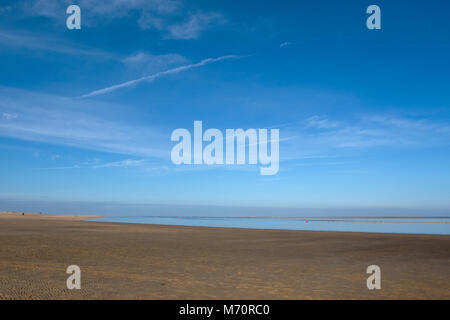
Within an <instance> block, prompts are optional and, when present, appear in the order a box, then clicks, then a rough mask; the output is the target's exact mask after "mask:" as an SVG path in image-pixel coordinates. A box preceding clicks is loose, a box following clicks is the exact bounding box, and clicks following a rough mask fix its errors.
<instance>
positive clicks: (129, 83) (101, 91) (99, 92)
mask: <svg viewBox="0 0 450 320" xmlns="http://www.w3.org/2000/svg"><path fill="white" fill-rule="evenodd" d="M243 57H244V56H237V55H227V56H222V57H218V58H208V59H204V60H202V61H200V62H198V63H193V64H188V65H185V66H180V67H177V68H173V69H169V70H166V71H161V72H157V73H155V74H152V75H149V76H145V77H142V78H139V79H135V80H130V81H127V82H123V83H120V84H116V85H114V86H110V87H107V88H103V89H99V90H95V91H92V92H90V93H87V94H84V95H82V96H79V98H88V97H93V96H98V95H102V94H105V93H108V92H111V91H114V90H117V89H120V88H125V87H129V86H132V85H135V84H137V83H140V82H143V81H153V80H155V79H156V78H159V77H161V76H165V75H168V74H175V73H179V72H182V71H185V70H189V69H192V68H198V67H202V66H204V65H206V64H209V63H214V62H218V61H222V60H226V59H238V58H243Z"/></svg>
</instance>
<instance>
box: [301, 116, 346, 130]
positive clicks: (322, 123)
mask: <svg viewBox="0 0 450 320" xmlns="http://www.w3.org/2000/svg"><path fill="white" fill-rule="evenodd" d="M305 123H306V126H307V127H308V128H318V129H331V128H336V127H338V126H339V122H337V121H330V120H329V119H327V118H325V117H321V116H318V115H315V116H312V117H309V118H308V119H306V120H305Z"/></svg>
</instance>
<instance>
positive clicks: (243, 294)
mask: <svg viewBox="0 0 450 320" xmlns="http://www.w3.org/2000/svg"><path fill="white" fill-rule="evenodd" d="M85 218H86V217H82V216H51V215H32V214H25V215H21V214H17V213H0V299H79V298H82V299H118V298H125V299H342V298H346V299H380V298H381V299H417V298H424V299H429V298H431V299H449V298H450V268H449V266H450V236H437V235H389V234H364V233H342V232H313V231H281V230H252V229H225V228H204V227H174V226H156V225H138V224H114V223H104V222H89V221H83V220H84V219H85ZM73 264H75V265H78V266H80V268H81V272H82V275H81V276H82V289H81V290H68V289H67V288H66V279H67V277H68V275H67V274H66V273H65V271H66V268H67V266H69V265H73ZM372 264H376V265H379V266H380V267H381V273H382V284H381V285H382V289H381V290H378V291H369V290H368V289H367V288H366V279H367V276H368V275H367V274H366V273H365V272H366V268H367V266H368V265H372Z"/></svg>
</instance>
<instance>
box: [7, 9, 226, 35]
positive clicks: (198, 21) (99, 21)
mask: <svg viewBox="0 0 450 320" xmlns="http://www.w3.org/2000/svg"><path fill="white" fill-rule="evenodd" d="M71 4H73V1H72V0H59V1H54V0H30V1H24V2H17V3H15V4H14V5H11V6H5V7H0V13H1V12H2V11H6V10H8V11H12V12H16V14H17V15H18V16H19V17H23V16H40V17H46V18H49V19H52V20H54V21H57V22H58V23H63V20H64V19H65V18H66V16H65V15H64V13H65V8H67V6H69V5H71ZM76 4H77V5H79V6H80V8H81V10H82V23H83V25H88V26H98V25H105V23H108V22H113V21H116V20H117V19H122V18H133V20H135V21H136V22H137V23H138V25H139V27H140V28H142V29H156V30H159V31H161V32H162V33H163V35H164V36H165V37H166V38H172V39H196V38H198V37H199V36H200V35H201V33H202V32H203V31H204V30H206V29H209V28H212V27H214V26H216V25H219V24H223V23H225V22H226V20H225V18H223V16H222V15H221V14H220V13H216V12H203V11H198V10H196V8H193V4H191V3H189V2H187V1H186V2H185V1H182V0H109V1H96V0H78V1H77V2H76ZM14 9H15V10H14ZM193 12H194V13H193ZM61 13H63V14H61ZM136 15H137V16H138V19H135V16H136Z"/></svg>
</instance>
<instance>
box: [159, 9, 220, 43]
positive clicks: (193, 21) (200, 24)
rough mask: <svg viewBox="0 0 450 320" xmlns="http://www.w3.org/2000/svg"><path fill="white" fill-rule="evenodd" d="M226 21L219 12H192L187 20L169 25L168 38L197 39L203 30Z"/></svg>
mask: <svg viewBox="0 0 450 320" xmlns="http://www.w3.org/2000/svg"><path fill="white" fill-rule="evenodd" d="M225 22H226V20H225V18H223V16H222V15H221V14H218V13H197V14H192V15H190V16H189V18H188V20H187V21H185V22H183V23H180V24H174V25H170V26H168V27H167V31H168V35H167V38H172V39H196V38H198V37H199V36H200V33H201V32H202V31H203V30H205V29H209V28H210V27H212V26H216V25H221V24H224V23H225Z"/></svg>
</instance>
